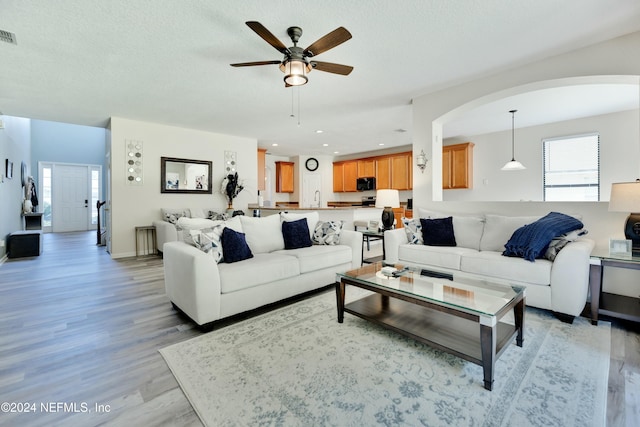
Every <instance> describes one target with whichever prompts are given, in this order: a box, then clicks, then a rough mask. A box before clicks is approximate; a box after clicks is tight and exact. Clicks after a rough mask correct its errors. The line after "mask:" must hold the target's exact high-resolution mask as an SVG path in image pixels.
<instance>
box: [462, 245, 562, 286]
mask: <svg viewBox="0 0 640 427" xmlns="http://www.w3.org/2000/svg"><path fill="white" fill-rule="evenodd" d="M552 265H553V263H552V262H551V261H548V260H546V259H540V260H537V261H536V262H529V261H525V260H524V259H522V258H510V257H506V256H503V255H502V254H501V253H500V252H494V251H482V252H475V253H467V254H465V255H464V256H463V257H462V261H461V268H460V269H461V270H462V271H464V272H467V273H473V274H481V275H483V276H489V277H495V278H498V279H504V280H513V281H518V282H525V283H532V284H536V285H549V284H550V283H551V266H552Z"/></svg>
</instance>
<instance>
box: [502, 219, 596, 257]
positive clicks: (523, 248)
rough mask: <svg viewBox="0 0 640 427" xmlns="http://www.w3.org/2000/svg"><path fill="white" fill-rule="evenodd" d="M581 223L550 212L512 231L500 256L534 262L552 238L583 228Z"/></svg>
mask: <svg viewBox="0 0 640 427" xmlns="http://www.w3.org/2000/svg"><path fill="white" fill-rule="evenodd" d="M583 227H584V225H583V224H582V222H580V221H578V220H577V219H575V218H574V217H572V216H569V215H565V214H562V213H559V212H550V213H548V214H547V215H545V216H544V217H542V218H540V219H539V220H537V221H535V222H532V223H531V224H527V225H525V226H524V227H520V228H518V229H517V230H516V231H514V233H513V235H512V236H511V238H510V239H509V241H508V242H507V244H506V245H504V247H505V251H504V252H503V253H502V255H505V256H512V257H522V258H524V259H526V260H528V261H531V262H533V261H535V259H536V258H538V257H540V256H542V255H543V254H544V253H545V251H546V250H547V247H549V243H551V240H552V239H553V238H554V237H557V236H560V235H561V234H564V233H568V232H570V231H573V230H579V229H581V228H583Z"/></svg>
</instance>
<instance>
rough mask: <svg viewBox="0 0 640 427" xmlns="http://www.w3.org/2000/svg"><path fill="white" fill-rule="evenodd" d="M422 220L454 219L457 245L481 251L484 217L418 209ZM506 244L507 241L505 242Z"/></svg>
mask: <svg viewBox="0 0 640 427" xmlns="http://www.w3.org/2000/svg"><path fill="white" fill-rule="evenodd" d="M418 214H419V216H420V218H432V219H433V218H446V217H448V216H451V217H453V234H454V236H455V237H456V245H457V246H462V247H463V248H471V249H475V250H480V239H482V233H483V231H484V216H481V215H453V214H446V213H442V212H437V211H430V210H426V209H423V208H418ZM505 242H506V241H505Z"/></svg>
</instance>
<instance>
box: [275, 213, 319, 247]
mask: <svg viewBox="0 0 640 427" xmlns="http://www.w3.org/2000/svg"><path fill="white" fill-rule="evenodd" d="M301 218H306V219H307V225H308V226H309V237H310V238H311V240H313V230H315V228H316V224H317V223H318V221H320V214H319V213H318V212H316V211H314V212H305V213H288V212H281V213H280V221H282V222H284V221H297V220H299V219H301Z"/></svg>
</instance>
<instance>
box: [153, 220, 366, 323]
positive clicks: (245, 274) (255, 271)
mask: <svg viewBox="0 0 640 427" xmlns="http://www.w3.org/2000/svg"><path fill="white" fill-rule="evenodd" d="M318 217H319V216H318V213H317V212H312V213H306V214H299V215H294V214H286V215H284V214H283V215H271V216H267V217H263V218H252V217H246V216H238V217H235V218H232V219H230V220H227V221H225V222H224V223H223V226H226V227H229V228H231V229H234V230H236V231H240V232H242V233H245V236H246V241H247V244H248V246H249V248H250V249H251V252H252V253H253V258H250V259H246V260H243V261H238V262H234V263H225V262H220V263H216V261H215V259H214V257H213V256H212V255H211V254H210V253H205V252H203V251H202V250H200V249H198V248H197V247H195V246H192V245H190V244H188V243H185V242H184V241H181V240H178V241H174V242H167V243H165V244H164V247H163V249H164V257H163V258H164V276H165V287H166V292H167V296H168V297H169V299H170V300H171V302H172V303H173V304H174V307H176V308H177V309H179V310H180V311H182V312H184V313H185V314H186V315H187V316H189V317H190V318H191V319H192V320H193V321H194V322H195V323H197V324H198V325H200V326H203V327H205V328H208V327H210V326H212V322H215V321H217V320H219V319H223V318H226V317H229V316H232V315H234V314H238V313H242V312H245V311H248V310H252V309H255V308H258V307H261V306H264V305H266V304H270V303H273V302H276V301H279V300H282V299H285V298H288V297H292V296H295V295H298V294H302V293H305V292H308V291H311V290H314V289H318V288H321V287H324V286H327V285H329V284H332V283H335V275H336V273H337V272H345V271H348V270H351V269H354V268H359V267H360V266H361V264H362V233H360V232H356V231H352V230H344V229H343V230H342V231H341V232H340V241H339V244H338V245H322V244H314V245H313V246H310V247H304V248H299V249H290V250H287V249H284V247H285V245H284V240H283V238H282V231H281V230H282V225H281V221H284V220H287V221H291V220H295V219H300V218H306V219H307V223H308V224H309V228H310V233H311V234H312V233H313V229H314V227H315V225H316V224H317V223H318Z"/></svg>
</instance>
